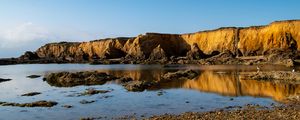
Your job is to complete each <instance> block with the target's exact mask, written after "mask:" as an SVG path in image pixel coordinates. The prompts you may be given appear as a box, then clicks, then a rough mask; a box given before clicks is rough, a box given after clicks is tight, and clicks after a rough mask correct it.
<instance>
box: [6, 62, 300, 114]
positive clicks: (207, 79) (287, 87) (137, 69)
mask: <svg viewBox="0 0 300 120" xmlns="http://www.w3.org/2000/svg"><path fill="white" fill-rule="evenodd" d="M179 69H195V70H198V71H201V72H200V75H199V76H198V77H196V78H194V79H191V80H173V81H168V82H166V81H162V80H161V79H160V76H161V75H162V74H164V73H165V72H168V71H176V70H179ZM85 70H97V71H102V72H106V73H108V74H112V75H115V76H127V77H131V78H133V79H134V80H149V81H151V80H156V81H159V85H157V86H155V87H152V88H150V89H148V90H145V91H143V92H128V91H127V90H125V89H124V88H123V87H122V86H121V85H119V84H118V83H117V82H115V81H110V82H108V83H106V84H104V85H94V86H76V87H55V86H51V85H49V84H48V83H47V82H45V81H43V80H42V78H43V77H40V78H36V79H30V78H26V76H28V75H33V74H34V75H42V76H43V75H46V74H48V73H51V72H59V71H85ZM255 70H256V66H228V65H225V66H198V65H174V66H168V67H163V66H160V65H88V64H31V65H8V66H0V78H11V79H12V80H11V81H8V82H2V83H0V101H5V102H20V103H25V102H33V101H38V100H52V101H56V102H58V103H59V104H58V105H56V106H54V107H52V108H20V107H4V106H0V119H1V120H2V119H5V120H7V119H18V120H19V119H24V120H27V119H62V118H63V119H70V120H71V119H79V118H81V117H99V116H106V117H107V118H112V117H119V116H124V115H136V116H141V115H143V116H146V117H148V116H151V115H159V114H163V113H174V114H176V113H181V112H187V111H209V110H215V109H221V108H224V107H227V106H235V105H240V106H242V105H245V104H260V105H265V106H270V104H272V103H275V104H278V103H279V102H281V101H282V100H283V99H285V98H286V97H289V96H291V95H294V94H299V93H300V85H297V84H296V85H295V84H282V83H271V82H263V81H256V80H241V79H240V74H242V73H243V72H246V71H255ZM261 70H263V71H268V70H290V68H285V67H280V66H276V67H275V66H262V67H261ZM88 88H95V89H99V90H112V91H111V92H109V93H105V94H96V95H92V96H79V97H78V96H76V95H77V94H78V93H81V92H83V91H85V90H86V89H88ZM28 92H41V93H42V94H40V95H36V96H31V97H26V96H21V95H22V94H24V93H28ZM160 93H162V95H160ZM81 100H95V101H96V102H94V103H91V104H80V103H79V102H80V101H81ZM63 105H72V106H73V108H69V109H68V108H64V107H62V106H63Z"/></svg>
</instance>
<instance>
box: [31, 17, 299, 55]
mask: <svg viewBox="0 0 300 120" xmlns="http://www.w3.org/2000/svg"><path fill="white" fill-rule="evenodd" d="M299 42H300V20H293V21H280V22H273V23H271V24H270V25H268V26H259V27H247V28H235V27H232V28H220V29H216V30H211V31H202V32H197V33H191V34H182V35H178V34H158V33H147V34H145V35H139V36H137V37H135V38H113V39H103V40H97V41H91V42H81V43H71V42H62V43H50V44H46V45H45V46H42V47H41V48H39V49H38V50H37V51H36V54H37V55H38V56H39V57H40V58H52V59H65V60H68V61H80V60H91V59H98V58H105V59H112V58H121V57H125V56H128V57H132V58H139V59H148V58H149V56H150V55H151V53H153V52H155V51H153V50H155V48H157V47H159V48H160V50H161V51H164V52H163V53H164V54H165V55H162V56H166V57H171V56H177V57H178V56H186V54H187V52H188V51H189V50H191V46H193V45H197V46H198V47H199V49H200V50H201V51H203V53H205V54H212V53H213V52H217V53H222V52H225V51H230V52H232V53H233V54H235V55H237V54H238V53H239V54H240V55H243V56H255V55H263V54H264V53H266V52H267V51H270V50H272V49H283V50H286V49H289V50H300V46H299V45H298V43H299Z"/></svg>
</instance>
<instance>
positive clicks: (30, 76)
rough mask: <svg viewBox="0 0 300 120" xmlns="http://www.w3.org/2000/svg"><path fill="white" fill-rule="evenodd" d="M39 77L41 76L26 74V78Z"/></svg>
mask: <svg viewBox="0 0 300 120" xmlns="http://www.w3.org/2000/svg"><path fill="white" fill-rule="evenodd" d="M39 77H41V76H40V75H29V76H27V78H32V79H34V78H39Z"/></svg>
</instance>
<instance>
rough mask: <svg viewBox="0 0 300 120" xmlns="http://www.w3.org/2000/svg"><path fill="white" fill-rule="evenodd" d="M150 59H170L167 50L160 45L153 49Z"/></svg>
mask: <svg viewBox="0 0 300 120" xmlns="http://www.w3.org/2000/svg"><path fill="white" fill-rule="evenodd" d="M149 59H150V60H163V59H165V60H166V59H168V58H167V55H166V52H165V51H164V50H163V49H162V48H161V47H160V45H158V46H157V47H156V48H154V49H153V51H152V52H151V54H150V56H149Z"/></svg>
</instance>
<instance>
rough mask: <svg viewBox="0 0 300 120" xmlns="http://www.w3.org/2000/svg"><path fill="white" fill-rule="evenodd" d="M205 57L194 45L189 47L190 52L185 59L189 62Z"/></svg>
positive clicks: (195, 44)
mask: <svg viewBox="0 0 300 120" xmlns="http://www.w3.org/2000/svg"><path fill="white" fill-rule="evenodd" d="M205 57H206V55H205V54H204V53H203V51H201V50H200V48H199V47H198V45H197V43H194V44H193V45H192V47H191V50H190V51H189V52H187V58H188V59H190V60H198V59H202V58H205Z"/></svg>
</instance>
